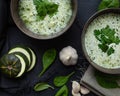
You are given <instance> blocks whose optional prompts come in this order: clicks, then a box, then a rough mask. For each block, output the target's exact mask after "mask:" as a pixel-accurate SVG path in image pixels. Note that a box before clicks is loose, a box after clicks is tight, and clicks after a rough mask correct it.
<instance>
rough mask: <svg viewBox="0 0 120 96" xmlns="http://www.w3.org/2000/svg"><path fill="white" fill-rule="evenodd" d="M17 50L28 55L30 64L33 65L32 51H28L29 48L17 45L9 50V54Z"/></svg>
mask: <svg viewBox="0 0 120 96" xmlns="http://www.w3.org/2000/svg"><path fill="white" fill-rule="evenodd" d="M15 52H20V53H22V54H24V55H25V56H26V57H27V59H28V61H29V66H30V65H31V64H30V63H31V59H32V57H31V53H30V52H29V51H28V49H27V48H23V47H20V46H17V47H14V48H12V49H11V50H10V51H9V52H8V54H10V53H15Z"/></svg>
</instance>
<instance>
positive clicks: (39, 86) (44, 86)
mask: <svg viewBox="0 0 120 96" xmlns="http://www.w3.org/2000/svg"><path fill="white" fill-rule="evenodd" d="M48 88H51V89H54V87H52V86H51V85H49V84H46V83H38V84H36V85H35V86H34V90H35V91H43V90H46V89H48Z"/></svg>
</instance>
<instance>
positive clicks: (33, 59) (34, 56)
mask: <svg viewBox="0 0 120 96" xmlns="http://www.w3.org/2000/svg"><path fill="white" fill-rule="evenodd" d="M28 49H29V50H30V52H31V54H32V60H31V65H30V67H29V69H28V71H30V70H32V69H33V68H34V66H35V63H36V55H35V53H34V52H33V50H32V49H30V48H28Z"/></svg>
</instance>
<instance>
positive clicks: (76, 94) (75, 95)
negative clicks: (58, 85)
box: [72, 90, 81, 96]
mask: <svg viewBox="0 0 120 96" xmlns="http://www.w3.org/2000/svg"><path fill="white" fill-rule="evenodd" d="M72 95H73V96H81V94H80V93H79V92H78V93H75V92H74V91H73V90H72Z"/></svg>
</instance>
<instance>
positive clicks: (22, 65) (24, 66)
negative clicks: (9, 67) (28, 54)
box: [15, 55, 26, 77]
mask: <svg viewBox="0 0 120 96" xmlns="http://www.w3.org/2000/svg"><path fill="white" fill-rule="evenodd" d="M15 56H16V57H17V58H19V60H20V62H21V70H20V72H19V73H18V75H17V76H16V77H20V76H22V75H23V73H24V72H25V68H26V64H25V61H24V59H23V58H22V57H21V56H19V55H15Z"/></svg>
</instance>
